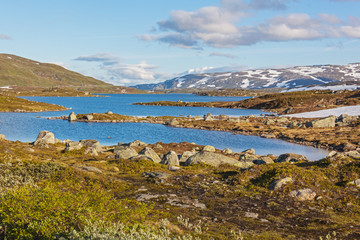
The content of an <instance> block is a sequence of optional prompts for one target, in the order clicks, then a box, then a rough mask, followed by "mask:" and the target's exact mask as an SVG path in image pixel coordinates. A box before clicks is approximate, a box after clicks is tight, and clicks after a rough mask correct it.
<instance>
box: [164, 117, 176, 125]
mask: <svg viewBox="0 0 360 240" xmlns="http://www.w3.org/2000/svg"><path fill="white" fill-rule="evenodd" d="M166 125H169V126H176V125H179V121H178V120H177V119H176V118H173V119H171V120H169V121H168V122H166Z"/></svg>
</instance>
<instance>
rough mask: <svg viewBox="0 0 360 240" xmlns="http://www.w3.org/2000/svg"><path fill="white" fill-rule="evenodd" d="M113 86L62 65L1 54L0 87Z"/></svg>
mask: <svg viewBox="0 0 360 240" xmlns="http://www.w3.org/2000/svg"><path fill="white" fill-rule="evenodd" d="M13 85H16V86H26V87H34V86H39V87H55V86H56V87H57V86H74V87H75V86H76V87H84V86H112V85H111V84H109V83H105V82H103V81H100V80H97V79H95V78H92V77H87V76H84V75H81V74H80V73H76V72H73V71H70V70H67V69H65V68H63V67H61V66H58V65H55V64H49V63H40V62H37V61H33V60H30V59H26V58H22V57H18V56H15V55H10V54H0V87H1V86H13Z"/></svg>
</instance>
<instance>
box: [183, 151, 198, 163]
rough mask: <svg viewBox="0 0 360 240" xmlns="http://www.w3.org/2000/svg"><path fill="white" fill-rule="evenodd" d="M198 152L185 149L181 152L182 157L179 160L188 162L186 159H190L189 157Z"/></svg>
mask: <svg viewBox="0 0 360 240" xmlns="http://www.w3.org/2000/svg"><path fill="white" fill-rule="evenodd" d="M195 154H196V152H193V151H185V152H183V153H182V154H181V158H180V160H179V162H186V160H188V159H189V157H191V156H193V155H195Z"/></svg>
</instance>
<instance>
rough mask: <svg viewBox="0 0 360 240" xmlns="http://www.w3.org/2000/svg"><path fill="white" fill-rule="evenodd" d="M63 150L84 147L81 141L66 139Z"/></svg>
mask: <svg viewBox="0 0 360 240" xmlns="http://www.w3.org/2000/svg"><path fill="white" fill-rule="evenodd" d="M65 146H66V147H65V151H74V150H79V149H81V148H83V147H84V145H82V143H81V142H75V141H67V142H66V144H65Z"/></svg>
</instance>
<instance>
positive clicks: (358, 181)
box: [348, 178, 360, 187]
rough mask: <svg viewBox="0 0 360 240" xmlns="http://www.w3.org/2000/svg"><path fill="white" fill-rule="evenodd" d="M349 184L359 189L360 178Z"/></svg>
mask: <svg viewBox="0 0 360 240" xmlns="http://www.w3.org/2000/svg"><path fill="white" fill-rule="evenodd" d="M348 184H351V185H355V186H357V187H360V178H359V179H356V180H354V181H351V182H349V183H348Z"/></svg>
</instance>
